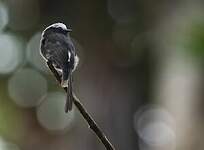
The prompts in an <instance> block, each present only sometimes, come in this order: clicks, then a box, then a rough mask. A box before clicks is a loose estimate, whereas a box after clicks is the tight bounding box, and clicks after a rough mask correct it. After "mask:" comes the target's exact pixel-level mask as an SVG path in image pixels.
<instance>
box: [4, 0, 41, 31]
mask: <svg viewBox="0 0 204 150" xmlns="http://www.w3.org/2000/svg"><path fill="white" fill-rule="evenodd" d="M5 4H6V5H7V7H8V14H9V23H8V26H9V27H10V28H11V29H13V30H16V31H21V30H28V29H32V28H34V27H35V26H36V25H37V23H38V21H39V17H40V10H39V1H36V0H7V1H5Z"/></svg>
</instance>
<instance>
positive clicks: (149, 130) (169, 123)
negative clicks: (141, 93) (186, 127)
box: [134, 106, 176, 147]
mask: <svg viewBox="0 0 204 150" xmlns="http://www.w3.org/2000/svg"><path fill="white" fill-rule="evenodd" d="M173 125H174V120H173V117H172V116H171V115H170V113H169V112H167V111H166V110H165V109H163V108H160V107H156V106H147V107H144V108H141V109H140V110H139V111H138V112H136V113H135V115H134V128H135V130H136V132H137V134H138V136H139V138H140V139H141V140H142V141H143V142H144V143H145V144H147V145H149V146H152V147H155V146H156V147H161V146H164V145H171V146H172V147H174V145H175V137H176V133H175V131H174V128H173Z"/></svg>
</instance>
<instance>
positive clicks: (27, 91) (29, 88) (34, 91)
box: [8, 68, 47, 107]
mask: <svg viewBox="0 0 204 150" xmlns="http://www.w3.org/2000/svg"><path fill="white" fill-rule="evenodd" d="M8 92H9V96H10V97H11V98H12V100H13V101H14V102H15V103H16V104H17V105H19V106H21V107H33V106H37V105H38V104H39V103H40V102H41V101H42V98H43V96H45V95H46V93H47V81H46V79H45V78H44V77H43V76H42V75H41V74H40V73H39V72H37V71H35V70H33V69H28V68H26V69H21V70H18V71H17V72H16V73H14V75H13V76H12V77H11V78H10V79H9V81H8Z"/></svg>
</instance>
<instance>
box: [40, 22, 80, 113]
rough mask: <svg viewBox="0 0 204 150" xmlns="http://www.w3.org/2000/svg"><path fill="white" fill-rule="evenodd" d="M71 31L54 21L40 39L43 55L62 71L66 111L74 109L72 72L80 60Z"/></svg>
mask: <svg viewBox="0 0 204 150" xmlns="http://www.w3.org/2000/svg"><path fill="white" fill-rule="evenodd" d="M71 32H72V29H71V28H70V27H67V26H66V25H65V24H64V23H54V24H51V25H49V26H48V27H46V28H45V30H44V31H43V32H42V34H41V40H40V54H41V56H42V57H43V58H44V59H45V60H46V61H47V62H50V63H51V64H52V65H53V66H54V68H55V69H56V70H57V72H58V73H60V75H61V86H62V87H67V97H66V104H65V112H68V111H71V110H72V105H73V99H72V98H73V97H72V96H73V95H72V94H73V93H72V73H73V71H74V70H75V69H76V67H77V65H78V62H79V58H78V56H77V54H76V49H75V46H74V44H73V41H72V39H71V36H70V33H71Z"/></svg>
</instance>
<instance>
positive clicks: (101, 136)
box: [47, 61, 115, 150]
mask: <svg viewBox="0 0 204 150" xmlns="http://www.w3.org/2000/svg"><path fill="white" fill-rule="evenodd" d="M47 65H48V67H49V69H50V70H51V72H52V73H53V75H54V76H55V78H56V79H57V81H58V82H59V83H61V77H60V75H59V74H58V72H57V71H56V70H55V68H54V66H53V65H52V63H51V62H49V61H48V62H47ZM64 90H65V91H66V92H67V88H66V87H65V88H64ZM72 98H73V102H74V104H75V106H76V107H77V109H78V110H79V112H80V113H81V115H82V116H83V118H84V119H85V120H86V122H87V123H88V125H89V128H90V129H92V130H93V132H94V133H95V134H96V136H97V137H98V138H99V139H100V141H101V142H102V143H103V145H104V146H105V147H106V149H107V150H115V148H114V147H113V145H112V144H111V143H110V141H109V140H108V139H107V138H106V136H105V134H104V133H103V132H102V131H101V129H100V128H99V127H98V125H97V124H96V122H95V121H94V120H93V118H92V117H91V116H90V114H89V113H88V112H87V110H86V109H85V108H84V106H83V105H82V103H81V102H80V100H79V99H78V98H77V97H76V95H74V94H73V97H72Z"/></svg>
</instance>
